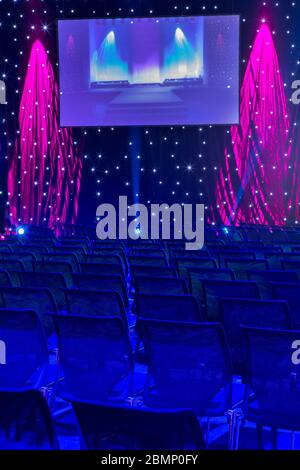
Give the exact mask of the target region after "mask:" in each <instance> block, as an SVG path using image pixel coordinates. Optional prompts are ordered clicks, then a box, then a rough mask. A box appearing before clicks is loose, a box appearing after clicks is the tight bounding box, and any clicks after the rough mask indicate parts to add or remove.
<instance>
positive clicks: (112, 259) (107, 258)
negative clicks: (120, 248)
mask: <svg viewBox="0 0 300 470" xmlns="http://www.w3.org/2000/svg"><path fill="white" fill-rule="evenodd" d="M85 262H86V263H97V264H112V265H117V266H122V267H123V268H124V265H123V262H122V258H121V257H120V256H119V255H116V254H114V253H108V254H101V255H87V256H86V257H85Z"/></svg>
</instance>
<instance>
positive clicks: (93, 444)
mask: <svg viewBox="0 0 300 470" xmlns="http://www.w3.org/2000/svg"><path fill="white" fill-rule="evenodd" d="M73 408H74V411H75V415H76V417H77V420H78V423H79V427H80V430H81V434H82V436H83V439H84V442H85V445H86V448H87V449H88V450H109V449H118V450H122V449H123V450H127V449H132V450H156V451H157V450H166V449H168V450H178V449H180V450H201V449H205V444H204V440H203V436H202V431H201V427H200V424H199V422H198V420H197V417H196V415H195V414H194V413H193V412H192V411H190V410H155V409H148V408H145V407H139V406H134V407H129V406H128V405H127V406H126V405H125V406H124V405H123V406H122V405H116V404H107V403H106V404H102V405H95V404H91V403H79V402H77V403H76V402H74V403H73Z"/></svg>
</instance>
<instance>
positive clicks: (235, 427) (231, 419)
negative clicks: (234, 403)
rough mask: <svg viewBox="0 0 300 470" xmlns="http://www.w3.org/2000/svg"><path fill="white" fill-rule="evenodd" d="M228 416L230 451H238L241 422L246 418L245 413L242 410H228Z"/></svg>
mask: <svg viewBox="0 0 300 470" xmlns="http://www.w3.org/2000/svg"><path fill="white" fill-rule="evenodd" d="M226 416H227V419H228V424H229V441H228V449H229V450H236V449H237V448H238V445H239V433H240V426H241V422H242V420H243V418H244V414H243V411H242V410H241V409H240V408H235V409H231V410H228V411H227V412H226Z"/></svg>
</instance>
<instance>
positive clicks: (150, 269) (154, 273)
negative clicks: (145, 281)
mask: <svg viewBox="0 0 300 470" xmlns="http://www.w3.org/2000/svg"><path fill="white" fill-rule="evenodd" d="M131 274H132V276H133V278H134V277H135V276H149V277H177V273H176V270H175V268H173V267H172V266H139V265H137V266H135V265H134V266H131Z"/></svg>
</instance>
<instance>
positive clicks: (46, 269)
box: [33, 261, 73, 274]
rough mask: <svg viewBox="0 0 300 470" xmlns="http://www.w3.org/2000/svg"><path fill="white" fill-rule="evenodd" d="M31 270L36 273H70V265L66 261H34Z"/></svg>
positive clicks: (71, 269) (71, 270)
mask: <svg viewBox="0 0 300 470" xmlns="http://www.w3.org/2000/svg"><path fill="white" fill-rule="evenodd" d="M33 270H34V271H35V272H37V273H63V274H67V273H72V272H73V268H72V265H71V264H70V263H69V262H68V261H60V262H59V261H35V262H34V264H33Z"/></svg>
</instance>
